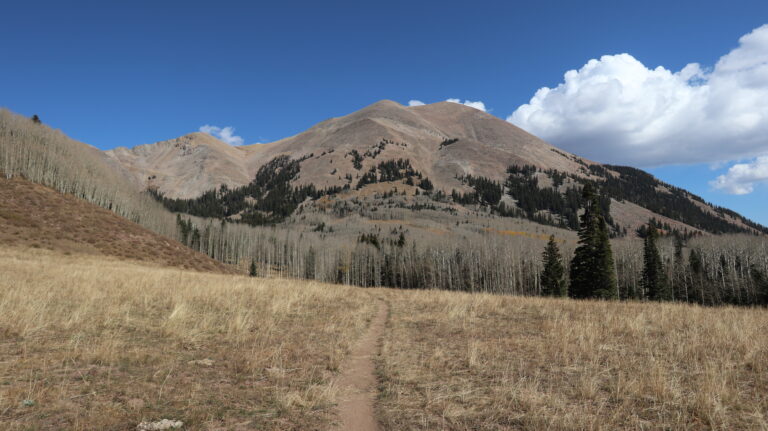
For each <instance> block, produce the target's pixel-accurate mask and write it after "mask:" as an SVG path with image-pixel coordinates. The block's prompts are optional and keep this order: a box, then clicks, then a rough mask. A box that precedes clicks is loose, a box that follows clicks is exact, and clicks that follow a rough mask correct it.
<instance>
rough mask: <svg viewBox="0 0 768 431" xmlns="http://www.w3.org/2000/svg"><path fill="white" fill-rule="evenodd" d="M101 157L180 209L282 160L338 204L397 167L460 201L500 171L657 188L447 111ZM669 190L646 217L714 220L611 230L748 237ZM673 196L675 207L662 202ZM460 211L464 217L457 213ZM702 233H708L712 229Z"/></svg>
mask: <svg viewBox="0 0 768 431" xmlns="http://www.w3.org/2000/svg"><path fill="white" fill-rule="evenodd" d="M105 154H106V155H107V156H108V157H109V158H111V159H112V160H113V161H115V162H117V163H118V164H119V165H121V166H123V167H124V171H125V172H127V175H128V176H130V177H131V178H133V180H134V182H135V183H136V184H137V185H138V186H139V188H140V189H141V190H143V189H147V188H154V189H156V190H158V191H159V192H161V193H162V194H163V195H164V196H166V197H169V198H185V199H189V198H195V197H198V196H200V195H201V194H203V193H204V192H206V191H209V190H212V189H214V188H217V187H219V186H220V185H222V184H226V185H227V186H229V187H230V188H231V187H233V186H241V185H246V184H248V183H250V182H251V181H252V180H253V178H254V177H255V175H256V173H257V171H258V170H259V169H260V168H261V167H263V166H265V165H266V164H268V163H269V162H270V161H272V160H274V159H275V158H276V157H278V156H283V155H285V156H288V157H289V158H291V159H293V160H298V161H300V172H299V174H298V175H297V176H296V177H295V178H293V180H292V183H293V185H294V186H298V185H308V184H312V185H314V186H315V188H316V189H326V188H329V187H347V188H349V189H351V191H350V192H346V193H345V194H344V196H342V199H351V198H355V197H356V196H369V195H371V194H372V193H379V194H383V193H385V192H386V190H384V189H382V188H381V187H373V188H374V189H376V191H375V192H372V185H371V184H368V185H364V184H363V186H364V187H362V189H360V187H359V186H360V179H361V177H363V178H364V176H365V174H366V173H367V172H369V170H371V169H372V168H374V167H376V166H378V165H379V164H380V163H382V162H386V161H391V160H397V159H406V160H408V161H409V163H410V165H411V166H412V168H413V169H414V170H415V171H417V172H420V173H421V174H422V175H423V176H424V177H426V178H428V179H429V180H430V181H431V183H432V184H433V185H434V188H435V189H436V190H438V191H441V192H443V193H445V194H448V195H450V194H451V192H452V191H453V190H456V191H458V192H459V193H467V192H472V191H473V189H472V188H471V187H470V185H468V183H467V182H466V181H462V180H461V177H464V176H467V175H472V176H473V177H485V178H488V179H491V180H493V181H497V182H499V183H502V184H503V183H504V181H505V179H506V178H507V176H508V174H507V172H506V171H507V168H508V167H509V166H512V165H516V166H524V165H532V166H535V167H536V168H538V169H539V172H537V173H534V174H533V176H532V177H531V179H532V180H535V181H537V182H538V187H539V188H548V187H551V186H552V185H553V181H554V180H553V178H554V177H553V176H552V174H551V173H552V172H553V171H557V172H558V175H561V174H566V175H574V176H576V177H580V179H585V178H586V179H591V180H597V181H603V180H605V179H607V178H619V177H621V178H623V181H628V182H625V183H624V185H621V186H619V187H620V188H621V189H624V188H631V187H632V185H633V184H634V183H636V182H637V181H640V182H643V181H644V182H645V183H646V184H645V185H647V183H648V181H656V180H655V179H653V180H649V179H648V176H647V174H645V173H643V172H641V171H638V170H634V172H629V173H627V174H626V175H627V176H624V175H625V174H621V173H620V172H618V171H617V170H614V169H618V168H611V167H608V168H605V167H604V166H603V165H601V164H599V163H595V162H592V161H589V160H587V159H584V158H581V157H579V156H576V155H573V154H570V153H567V152H565V151H562V150H560V149H557V148H555V147H553V146H552V145H549V144H548V143H546V142H544V141H543V140H541V139H539V138H537V137H535V136H533V135H531V134H530V133H527V132H526V131H524V130H522V129H520V128H518V127H516V126H514V125H512V124H510V123H508V122H506V121H504V120H501V119H499V118H497V117H495V116H493V115H490V114H487V113H485V112H482V111H479V110H477V109H474V108H470V107H467V106H465V105H461V104H457V103H451V102H440V103H435V104H431V105H422V106H414V107H406V106H403V105H401V104H399V103H396V102H393V101H389V100H383V101H380V102H377V103H374V104H372V105H370V106H367V107H365V108H363V109H361V110H359V111H357V112H354V113H352V114H349V115H346V116H343V117H338V118H331V119H328V120H326V121H323V122H321V123H319V124H317V125H315V126H313V127H311V128H310V129H308V130H307V131H305V132H302V133H300V134H298V135H295V136H292V137H289V138H285V139H281V140H279V141H275V142H272V143H269V144H255V145H250V146H243V147H233V146H230V145H228V144H226V143H224V142H222V141H220V140H218V139H215V138H213V137H211V136H209V135H207V134H203V133H192V134H190V135H186V136H182V137H180V138H177V139H173V140H169V141H163V142H158V143H156V144H150V145H141V146H138V147H135V148H133V149H127V148H116V149H114V150H111V151H107V152H106V153H105ZM543 171H548V172H550V173H549V174H548V173H545V172H543ZM644 176H645V177H644ZM533 177H535V178H533ZM650 178H652V177H650ZM374 182H375V181H374ZM404 182H405V181H404V180H399V181H397V182H394V183H390V185H391V187H390V189H394V188H397V187H398V186H399V190H400V191H402V190H404V189H407V187H405V184H404ZM368 183H370V181H368ZM564 184H565V185H563V186H560V187H559V189H558V192H559V193H560V194H563V193H565V191H566V188H568V187H571V186H573V185H575V181H574V179H566V181H565V183H564ZM526 187H529V186H526ZM666 187H667V186H666V185H663V184H661V183H658V186H657V191H656V192H654V193H658V194H660V195H668V196H667V198H662V199H659V200H656V201H655V202H653V203H651V204H649V206H648V207H651V206H655V207H657V208H659V206H661V209H657V210H656V211H659V212H661V213H662V214H665V215H667V216H672V217H680V216H678V215H676V214H680V213H681V211H683V212H684V211H687V212H689V213H690V212H691V209H690V207H691V206H692V205H700V206H703V207H705V208H704V209H703V211H705V212H708V213H709V214H711V217H710V220H709V221H706V222H705V221H701V220H702V219H701V218H699V219H698V221H697V220H696V219H695V217H696V216H693V217H694V218H690V217H692V216H691V215H690V214H688V215H686V217H689V218H688V220H692V221H693V223H691V224H686V223H685V222H684V221H683V220H682V219H680V218H676V219H673V218H670V217H663V216H660V215H659V214H658V213H656V212H654V211H651V210H649V209H648V208H644V207H643V205H642V204H640V202H639V201H634V202H635V203H638V204H640V205H635V204H632V203H631V202H626V201H623V198H619V201H616V200H615V199H614V202H615V205H613V207H612V209H611V216H612V217H613V218H614V219H615V221H616V222H617V225H616V226H620V227H621V229H623V231H624V232H629V233H632V232H634V230H635V229H637V228H638V227H640V226H641V225H643V224H644V223H646V222H647V221H648V219H649V218H656V219H657V220H660V221H661V222H663V223H666V224H668V225H669V226H671V227H672V228H675V229H681V230H688V231H692V232H698V231H701V230H705V231H706V230H708V229H710V230H709V231H711V232H717V231H718V229H719V230H720V231H722V232H725V231H727V230H723V229H726V228H723V227H722V226H717V223H715V224H713V223H712V220H711V218H715V219H721V220H724V221H726V223H727V224H730V225H733V226H738V227H739V228H740V229H747V230H749V229H751V227H749V226H747V224H745V220H741V219H739V218H737V217H734V216H733V215H729V214H727V213H725V212H723V211H718V209H716V208H713V207H710V206H709V205H707V204H705V203H704V202H701V201H696V200H695V198H694V197H692V196H690V195H689V194H688V193H686V192H684V191H681V190H677V191H674V192H672V191H670V189H668V188H666ZM385 188H386V187H385ZM533 188H536V186H533ZM356 189H360V190H356ZM409 190H410V189H409ZM413 191H414V190H411V192H409V195H411V194H412V192H413ZM614 192H615V190H614ZM643 193H646V194H647V189H646V190H644V191H638V190H636V191H634V192H628V193H626V194H624V195H622V196H631V197H632V198H637V196H638V195H639V194H643ZM619 194H621V193H619ZM670 195H671V196H673V197H672V198H669V196H670ZM616 196H619V195H616ZM616 196H612V197H616ZM645 198H646V199H647V198H648V197H647V196H645ZM515 199H517V198H513V197H510V196H508V195H504V196H503V198H502V202H503V203H504V204H505V205H506V207H507V208H513V209H514V208H516V207H518V208H520V207H519V206H518V203H517V202H516V200H515ZM542 199H544V198H542ZM670 199H671V200H670ZM681 200H683V201H685V200H688V201H690V202H688V203H686V205H687V208H685V209H682V210H679V209H675V210H673V209H671V208H672V207H678V206H679V205H678V204H677V203H679V202H680V201H681ZM422 204H423V202H422ZM403 205H406V206H407V205H408V204H407V203H406V204H403ZM684 206H685V205H684ZM457 207H459V206H458V205H457ZM457 209H458V210H461V208H460V207H459V208H457ZM537 216H539V217H542V219H546V218H547V217H550V213H548V212H547V211H539V212H538V214H537ZM531 217H532V216H531V215H530V214H529V218H531ZM540 220H541V219H540ZM704 223H708V224H709V226H710V228H707V227H706V226H705V225H704ZM693 225H695V227H694V226H693ZM572 228H574V226H572ZM727 229H729V228H727Z"/></svg>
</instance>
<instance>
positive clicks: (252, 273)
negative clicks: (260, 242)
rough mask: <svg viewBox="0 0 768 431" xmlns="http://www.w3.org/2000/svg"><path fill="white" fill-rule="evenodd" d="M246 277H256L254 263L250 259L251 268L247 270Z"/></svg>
mask: <svg viewBox="0 0 768 431" xmlns="http://www.w3.org/2000/svg"><path fill="white" fill-rule="evenodd" d="M248 275H250V276H251V277H256V261H255V260H254V259H251V268H250V269H249V270H248Z"/></svg>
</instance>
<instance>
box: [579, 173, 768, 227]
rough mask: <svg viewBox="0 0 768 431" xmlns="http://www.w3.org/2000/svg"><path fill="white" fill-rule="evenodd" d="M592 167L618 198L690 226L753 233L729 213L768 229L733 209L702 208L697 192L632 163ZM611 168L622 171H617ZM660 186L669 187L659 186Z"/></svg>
mask: <svg viewBox="0 0 768 431" xmlns="http://www.w3.org/2000/svg"><path fill="white" fill-rule="evenodd" d="M589 170H590V171H591V172H592V173H593V174H595V175H598V176H600V177H601V180H600V187H601V189H602V190H603V192H604V193H605V194H606V195H608V196H610V197H612V198H614V199H616V200H618V201H625V200H626V201H629V202H632V203H635V204H637V205H640V206H642V207H645V208H647V209H649V210H651V211H653V212H655V213H656V214H660V215H663V216H665V217H669V218H671V219H674V220H678V221H680V222H683V223H685V224H687V225H689V226H693V227H695V228H698V229H701V230H704V231H707V232H710V233H714V234H722V233H750V232H752V231H751V230H750V229H747V228H744V227H741V226H737V225H735V224H733V223H730V222H728V221H727V220H725V219H724V218H722V217H723V216H725V215H729V216H732V217H734V218H735V219H736V220H739V221H741V222H742V223H744V224H745V225H747V226H749V227H751V228H753V229H755V230H757V231H758V232H762V233H768V228H766V227H765V226H761V225H759V224H757V223H754V222H752V221H750V220H748V219H746V218H744V217H742V216H740V215H738V214H736V213H734V212H732V211H730V210H726V209H724V208H719V207H715V210H716V212H717V213H718V215H715V214H712V213H711V212H709V211H707V210H705V209H703V208H701V206H699V205H697V204H696V203H695V202H694V201H698V202H700V203H704V201H703V200H702V199H701V198H700V197H698V196H695V195H692V194H690V193H688V192H687V191H685V190H683V189H680V188H678V187H674V186H671V185H669V184H662V183H661V182H659V180H657V179H656V178H654V177H653V176H652V175H651V174H649V173H647V172H644V171H641V170H640V169H635V168H631V167H628V166H615V165H604V167H603V166H600V165H590V166H589ZM608 170H611V171H614V172H618V173H619V175H618V176H616V175H613V174H612V173H610V172H608ZM660 188H662V189H664V190H665V191H661V190H659V189H660Z"/></svg>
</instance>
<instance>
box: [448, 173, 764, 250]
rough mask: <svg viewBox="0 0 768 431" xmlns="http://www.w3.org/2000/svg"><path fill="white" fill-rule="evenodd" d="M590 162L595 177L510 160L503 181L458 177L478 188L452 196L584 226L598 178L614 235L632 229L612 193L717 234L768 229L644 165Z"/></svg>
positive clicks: (505, 211)
mask: <svg viewBox="0 0 768 431" xmlns="http://www.w3.org/2000/svg"><path fill="white" fill-rule="evenodd" d="M585 166H586V167H585V168H584V169H585V172H586V173H590V174H592V176H593V178H585V177H582V176H578V175H573V174H566V173H564V172H560V171H557V170H554V169H548V170H545V171H541V170H540V169H538V168H536V167H535V166H532V165H523V166H518V165H513V166H510V167H509V168H508V169H507V175H508V176H507V179H506V180H505V182H504V184H503V187H501V185H499V184H498V183H496V182H494V181H491V180H490V179H488V178H484V177H472V176H466V177H460V178H459V180H461V181H462V182H463V183H464V184H467V185H469V186H471V187H472V188H473V189H474V191H473V192H469V193H459V192H457V191H455V190H454V191H452V193H451V198H452V200H453V201H454V202H456V203H459V204H462V205H486V206H489V207H490V208H491V209H492V210H493V211H494V212H495V213H497V214H499V215H501V216H505V217H522V218H526V219H528V220H531V221H535V222H537V223H541V224H548V225H551V226H558V227H562V228H567V229H571V230H577V229H578V228H579V219H578V211H579V209H580V208H582V207H583V206H584V204H585V202H584V201H583V199H582V189H583V187H584V185H585V184H593V185H594V186H595V187H596V189H597V193H598V197H599V202H600V206H601V209H602V212H603V214H604V215H605V218H606V222H607V223H608V225H609V226H611V227H612V230H611V236H622V235H626V234H627V232H626V229H625V228H622V227H620V226H617V225H616V224H615V223H614V221H613V220H612V218H611V216H610V204H611V199H615V200H617V201H628V202H632V203H634V204H637V205H640V206H642V207H644V208H647V209H649V210H650V211H653V212H655V213H657V214H659V215H662V216H666V217H669V218H671V219H673V220H677V221H680V222H682V223H685V224H687V225H689V226H692V227H694V228H697V229H700V230H703V231H706V232H710V233H714V234H724V233H753V232H755V231H757V232H761V233H768V228H767V227H765V226H762V225H760V224H758V223H755V222H752V221H751V220H748V219H746V218H745V217H743V216H741V215H739V214H737V213H735V212H733V211H731V210H728V209H725V208H721V207H717V206H712V207H713V208H714V209H715V214H713V213H712V212H710V211H708V210H706V209H704V208H702V207H701V206H700V205H698V204H697V202H699V203H702V204H704V203H705V202H704V201H703V200H702V199H701V198H700V197H698V196H696V195H692V194H690V193H688V192H686V191H685V190H683V189H680V188H677V187H674V186H671V185H668V184H663V183H661V182H660V181H658V180H657V179H655V178H654V177H653V176H652V175H650V174H648V173H646V172H644V171H641V170H639V169H635V168H631V167H626V166H614V165H604V166H601V165H596V164H593V165H586V164H585ZM587 169H588V170H587ZM540 172H543V173H544V174H546V175H547V176H548V177H549V178H550V179H551V181H552V186H551V187H541V186H540V184H539V177H538V176H537V174H538V173H540ZM617 174H618V175H617ZM566 180H570V181H569V183H570V185H565V183H566ZM503 193H506V194H507V195H509V196H510V197H511V198H512V199H513V200H514V202H515V206H514V207H512V206H507V205H506V204H505V203H504V202H499V200H498V199H496V197H500V196H501V195H502V194H503ZM707 205H709V204H707ZM726 217H730V218H733V219H734V220H737V221H738V222H740V223H742V224H743V225H744V226H747V227H744V226H740V225H738V224H735V223H733V222H730V221H729V220H727V219H726ZM666 228H667V229H666V230H667V231H668V232H671V231H673V230H674V229H673V228H671V227H669V226H666ZM750 228H751V229H750ZM680 234H682V235H690V234H691V233H689V232H680Z"/></svg>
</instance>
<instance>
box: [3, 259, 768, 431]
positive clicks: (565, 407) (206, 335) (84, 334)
mask: <svg viewBox="0 0 768 431" xmlns="http://www.w3.org/2000/svg"><path fill="white" fill-rule="evenodd" d="M0 274H1V275H2V277H0V429H2V430H31V429H35V430H37V429H44V430H60V429H73V430H96V429H98V430H133V429H135V428H136V425H137V424H138V423H139V422H141V421H145V420H152V421H156V420H160V419H163V418H168V419H175V420H181V421H183V422H184V423H185V425H184V428H183V429H185V430H232V429H234V430H237V429H241V430H245V429H260V430H265V429H278V430H284V429H297V430H298V429H328V428H330V427H331V426H332V423H333V422H335V421H336V420H337V419H338V416H337V412H336V410H335V405H336V403H337V402H338V388H337V387H335V385H334V384H333V381H334V377H335V376H336V375H337V372H338V368H339V364H341V363H342V361H343V359H344V358H345V356H346V354H347V352H348V351H349V350H350V347H351V346H352V345H353V344H354V343H355V342H356V340H357V339H358V338H359V337H360V336H361V334H363V333H364V331H365V330H366V328H367V326H368V324H369V321H370V319H371V317H372V316H373V315H374V314H375V312H376V308H377V303H378V302H379V301H376V300H374V298H380V299H383V300H384V301H385V302H386V303H387V304H389V310H390V314H389V317H388V319H387V324H386V330H385V332H384V335H383V339H382V345H381V353H380V355H379V356H378V357H377V358H376V364H377V372H378V376H379V392H378V400H377V404H376V415H377V418H378V420H379V422H380V424H381V425H382V428H383V429H388V430H440V429H446V430H502V429H509V430H517V429H528V430H540V429H550V430H582V429H594V430H598V429H604V430H615V429H643V430H652V429H688V430H700V429H721V430H735V429H754V430H765V429H768V331H766V328H768V311H766V310H764V309H745V308H729V307H724V308H701V307H695V306H688V305H676V304H655V303H618V302H588V301H570V300H558V299H543V298H524V297H511V296H494V295H484V294H464V293H454V292H445V291H434V290H431V291H403V290H392V289H361V288H353V287H344V286H336V285H325V284H320V283H314V282H306V281H294V280H281V279H254V278H248V277H242V276H237V275H219V274H211V273H200V272H194V271H189V270H183V269H173V268H165V267H160V266H153V265H152V264H149V263H131V262H121V261H119V260H117V259H115V258H110V257H104V256H93V255H80V254H71V255H64V254H62V253H60V252H52V251H48V250H42V249H30V248H18V247H9V246H4V247H2V248H0Z"/></svg>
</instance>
